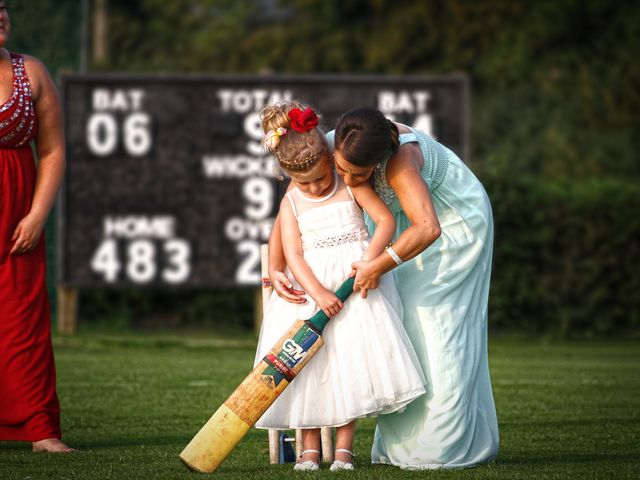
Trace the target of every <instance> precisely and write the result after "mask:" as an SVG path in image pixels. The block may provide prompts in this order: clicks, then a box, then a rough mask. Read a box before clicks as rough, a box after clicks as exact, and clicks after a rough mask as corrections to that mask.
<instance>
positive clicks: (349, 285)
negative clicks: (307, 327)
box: [309, 277, 356, 332]
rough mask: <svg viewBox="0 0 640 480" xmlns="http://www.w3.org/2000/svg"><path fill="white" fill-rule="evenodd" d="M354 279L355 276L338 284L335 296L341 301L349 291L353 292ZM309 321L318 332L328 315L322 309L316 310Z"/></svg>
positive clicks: (324, 324)
mask: <svg viewBox="0 0 640 480" xmlns="http://www.w3.org/2000/svg"><path fill="white" fill-rule="evenodd" d="M355 280H356V277H349V278H347V279H346V280H345V281H344V282H343V284H342V285H340V287H339V288H338V290H336V297H338V298H339V299H340V300H341V301H343V302H344V301H345V300H346V299H347V298H349V295H351V293H352V292H353V282H355ZM309 322H311V323H312V324H313V326H314V327H316V329H317V330H318V331H319V332H322V330H323V329H324V327H325V326H326V325H327V323H328V322H329V317H327V315H326V314H325V313H324V312H323V311H322V310H318V312H317V313H316V314H315V315H314V316H313V317H311V318H310V319H309Z"/></svg>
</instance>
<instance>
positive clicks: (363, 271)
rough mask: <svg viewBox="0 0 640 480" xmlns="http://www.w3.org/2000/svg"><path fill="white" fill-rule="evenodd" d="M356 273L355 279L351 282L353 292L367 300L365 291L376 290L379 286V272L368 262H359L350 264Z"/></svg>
mask: <svg viewBox="0 0 640 480" xmlns="http://www.w3.org/2000/svg"><path fill="white" fill-rule="evenodd" d="M351 268H353V269H354V270H355V271H356V279H355V281H354V282H353V291H354V292H360V296H361V297H362V298H367V290H369V289H371V288H378V285H380V272H378V271H377V270H376V269H375V268H373V266H372V265H371V263H370V262H367V261H364V260H361V261H359V262H355V263H353V264H351Z"/></svg>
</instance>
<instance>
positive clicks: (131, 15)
mask: <svg viewBox="0 0 640 480" xmlns="http://www.w3.org/2000/svg"><path fill="white" fill-rule="evenodd" d="M79 3H80V2H79ZM108 3H109V22H110V23H109V29H108V32H109V37H108V47H109V54H108V59H107V61H106V62H105V63H103V64H95V63H94V64H91V65H90V67H91V69H92V70H94V71H113V70H115V71H127V72H212V73H232V72H239V73H261V72H269V73H276V74H277V73H329V72H330V73H336V72H340V73H378V74H387V73H389V74H448V73H454V72H456V73H459V72H464V73H466V74H467V75H468V76H469V79H470V82H471V99H472V105H471V156H470V158H469V159H465V160H466V161H467V162H468V163H469V165H470V166H471V168H472V169H473V170H474V171H475V172H476V173H477V174H478V176H479V177H480V178H481V180H482V181H483V183H484V184H485V187H486V188H487V191H488V193H489V196H490V197H491V199H492V203H493V207H494V212H495V219H496V244H495V261H494V275H493V280H492V281H493V287H492V293H491V306H490V319H491V322H492V325H493V326H495V327H500V328H506V329H524V330H526V331H536V332H540V331H544V332H550V333H553V334H560V335H569V334H574V333H578V334H595V333H599V334H603V333H606V334H611V333H621V332H625V331H634V332H637V331H638V330H639V327H640V319H639V318H638V317H639V312H640V288H638V287H639V286H640V285H639V283H640V278H639V275H638V272H637V267H638V259H639V258H640V256H639V255H638V253H639V252H638V246H637V241H636V240H635V239H637V238H640V222H639V220H638V213H637V212H638V207H639V206H640V205H639V204H640V187H638V178H639V174H640V168H639V167H640V162H639V161H638V153H637V152H638V151H639V147H640V122H639V121H638V112H639V111H640V90H639V89H638V85H640V61H639V60H640V58H639V57H640V3H638V2H633V1H624V0H620V1H616V2H610V1H608V0H584V1H578V0H541V1H537V2H530V1H525V0H484V1H480V2H477V1H469V0H440V1H436V0H433V1H415V0H393V1H392V0H368V1H365V0H343V1H340V2H331V1H321V0H290V1H279V0H260V1H257V0H256V1H251V0H197V1H196V0H173V1H171V2H166V1H160V0H136V1H131V0H110V1H109V2H108ZM9 6H10V9H11V13H12V18H13V24H14V37H13V39H14V43H13V44H12V48H14V49H16V50H18V51H25V52H28V53H32V54H34V55H36V56H39V57H40V58H41V59H42V60H43V61H44V62H45V63H47V65H49V67H50V68H52V70H53V71H54V72H55V71H59V70H60V69H62V68H74V67H76V66H77V64H78V63H77V62H78V59H79V49H80V34H81V29H80V25H79V19H80V18H81V11H80V7H79V5H75V6H73V5H71V4H67V2H62V3H61V2H45V1H43V0H30V1H29V2H28V5H27V4H25V3H23V2H15V4H14V2H10V5H9ZM14 45H15V46H14ZM76 68H77V67H76ZM226 294H230V292H226ZM220 295H222V293H210V292H185V293H181V294H174V295H167V294H166V292H164V293H163V292H160V293H154V292H143V293H140V292H137V293H136V292H133V293H117V292H105V291H95V292H86V293H83V303H82V305H81V307H82V309H81V313H82V315H83V320H85V317H91V318H93V317H100V316H105V315H106V316H110V315H111V316H113V317H114V318H115V317H117V318H129V319H132V320H135V318H139V317H140V316H145V315H146V314H147V313H148V312H151V310H152V309H153V308H158V307H160V308H161V310H162V311H172V312H174V313H175V315H174V316H176V318H178V320H177V322H178V323H180V324H184V323H187V324H197V323H198V322H200V321H203V319H206V318H210V319H209V320H207V322H209V323H210V324H215V323H216V322H218V323H219V322H221V321H222V323H225V322H227V323H228V322H231V323H234V322H235V323H238V324H241V325H245V326H248V325H250V324H251V321H252V320H251V318H250V317H251V313H250V308H243V309H242V311H241V312H239V313H238V311H237V305H239V304H242V305H246V304H248V303H250V302H252V292H248V291H244V292H242V291H241V292H233V293H232V296H233V299H232V300H231V301H230V303H227V304H225V303H224V302H223V301H221V300H220ZM225 298H226V297H225ZM131 304H134V305H135V307H134V309H133V310H132V309H131V308H130V305H131ZM213 309H218V310H217V311H216V310H213ZM109 312H111V313H109ZM113 312H116V313H113ZM189 312H191V313H189ZM207 312H208V313H207ZM212 312H215V314H214V313H212ZM214 317H215V318H214ZM220 319H222V320H220Z"/></svg>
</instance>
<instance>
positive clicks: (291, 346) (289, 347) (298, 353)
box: [282, 338, 309, 363]
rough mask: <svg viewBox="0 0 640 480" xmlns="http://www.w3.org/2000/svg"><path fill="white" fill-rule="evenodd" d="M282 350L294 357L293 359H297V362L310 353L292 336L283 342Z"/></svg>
mask: <svg viewBox="0 0 640 480" xmlns="http://www.w3.org/2000/svg"><path fill="white" fill-rule="evenodd" d="M282 351H283V352H285V353H286V354H288V355H289V356H290V357H291V358H293V360H295V363H298V362H299V361H301V360H302V359H304V358H305V357H306V356H307V355H309V352H305V351H304V349H303V348H302V347H301V346H300V345H298V344H297V343H296V342H295V341H294V340H293V339H291V338H287V339H286V340H285V341H284V343H283V344H282Z"/></svg>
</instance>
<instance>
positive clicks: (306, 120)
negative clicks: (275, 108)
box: [287, 107, 318, 133]
mask: <svg viewBox="0 0 640 480" xmlns="http://www.w3.org/2000/svg"><path fill="white" fill-rule="evenodd" d="M287 115H288V116H289V118H290V119H291V128H293V129H294V130H295V131H296V132H303V133H304V132H308V131H309V130H311V129H313V128H315V127H317V126H318V116H317V115H316V112H314V111H313V110H311V108H310V107H307V108H305V109H304V111H302V110H300V109H299V108H292V109H291V110H289V113H288V114H287Z"/></svg>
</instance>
